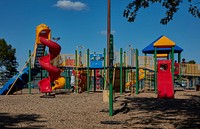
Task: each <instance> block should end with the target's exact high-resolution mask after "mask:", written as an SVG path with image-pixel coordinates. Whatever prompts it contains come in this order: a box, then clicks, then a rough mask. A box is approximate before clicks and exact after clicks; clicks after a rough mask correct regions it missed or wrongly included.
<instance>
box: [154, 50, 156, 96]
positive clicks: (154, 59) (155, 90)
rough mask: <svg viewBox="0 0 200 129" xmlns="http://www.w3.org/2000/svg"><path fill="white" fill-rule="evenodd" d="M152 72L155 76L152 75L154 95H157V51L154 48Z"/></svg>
mask: <svg viewBox="0 0 200 129" xmlns="http://www.w3.org/2000/svg"><path fill="white" fill-rule="evenodd" d="M154 49H155V50H154V71H155V73H154V74H155V75H154V90H155V93H156V94H157V50H156V47H155V48H154Z"/></svg>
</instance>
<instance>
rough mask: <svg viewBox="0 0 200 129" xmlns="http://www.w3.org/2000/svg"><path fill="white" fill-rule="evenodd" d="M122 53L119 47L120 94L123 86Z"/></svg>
mask: <svg viewBox="0 0 200 129" xmlns="http://www.w3.org/2000/svg"><path fill="white" fill-rule="evenodd" d="M122 55H123V50H122V48H120V94H121V95H122V92H123V91H122V88H123V83H122V74H123V71H122Z"/></svg>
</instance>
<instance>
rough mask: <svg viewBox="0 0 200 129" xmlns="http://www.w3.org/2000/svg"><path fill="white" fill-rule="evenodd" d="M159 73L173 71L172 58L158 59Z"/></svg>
mask: <svg viewBox="0 0 200 129" xmlns="http://www.w3.org/2000/svg"><path fill="white" fill-rule="evenodd" d="M157 65H158V69H157V70H158V73H160V72H161V73H166V72H168V73H171V60H158V63H157Z"/></svg>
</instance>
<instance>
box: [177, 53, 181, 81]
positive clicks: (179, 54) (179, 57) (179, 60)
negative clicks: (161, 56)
mask: <svg viewBox="0 0 200 129" xmlns="http://www.w3.org/2000/svg"><path fill="white" fill-rule="evenodd" d="M178 64H179V78H180V77H181V75H182V67H181V66H182V65H181V53H178Z"/></svg>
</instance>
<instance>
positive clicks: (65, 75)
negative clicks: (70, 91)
mask: <svg viewBox="0 0 200 129" xmlns="http://www.w3.org/2000/svg"><path fill="white" fill-rule="evenodd" d="M67 71H68V70H67V69H66V68H65V69H64V77H65V87H64V88H65V92H66V91H67V85H68V77H67Z"/></svg>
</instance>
